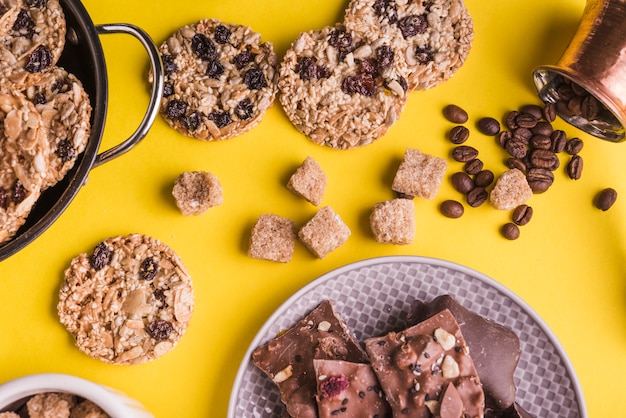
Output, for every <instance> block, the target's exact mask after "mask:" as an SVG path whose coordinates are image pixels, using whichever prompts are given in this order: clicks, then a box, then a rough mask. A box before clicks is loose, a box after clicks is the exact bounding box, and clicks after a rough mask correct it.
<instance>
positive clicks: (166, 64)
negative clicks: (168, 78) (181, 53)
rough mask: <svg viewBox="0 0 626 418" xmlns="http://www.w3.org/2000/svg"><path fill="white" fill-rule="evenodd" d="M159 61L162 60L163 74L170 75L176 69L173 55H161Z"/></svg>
mask: <svg viewBox="0 0 626 418" xmlns="http://www.w3.org/2000/svg"><path fill="white" fill-rule="evenodd" d="M161 61H163V71H164V72H165V75H170V74H172V73H175V72H176V71H178V65H176V63H175V62H174V56H173V55H163V56H162V57H161Z"/></svg>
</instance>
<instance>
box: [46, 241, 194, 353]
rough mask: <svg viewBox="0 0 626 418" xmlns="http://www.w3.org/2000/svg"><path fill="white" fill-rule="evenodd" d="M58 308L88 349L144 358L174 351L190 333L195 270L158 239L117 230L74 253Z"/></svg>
mask: <svg viewBox="0 0 626 418" xmlns="http://www.w3.org/2000/svg"><path fill="white" fill-rule="evenodd" d="M57 310H58V314H59V318H60V320H61V323H62V324H63V325H64V326H65V327H66V328H67V330H68V331H69V332H70V333H71V334H72V335H73V336H74V338H75V340H76V345H77V346H78V348H79V349H80V350H81V351H83V352H85V353H86V354H88V355H90V356H91V357H93V358H96V359H99V360H102V361H104V362H106V363H113V364H123V365H130V364H139V363H144V362H147V361H150V360H154V359H156V358H158V357H160V356H162V355H163V354H165V353H167V352H169V351H170V350H171V349H173V348H174V347H175V346H176V344H177V343H178V341H179V340H180V338H181V337H182V336H183V334H184V333H185V331H186V329H187V326H188V324H189V320H190V319H191V315H192V312H193V287H192V282H191V277H190V276H189V273H188V272H187V270H186V269H185V266H184V265H183V263H182V261H181V260H180V258H179V257H178V255H177V254H176V253H175V252H174V251H173V250H172V249H171V248H170V247H168V246H167V245H165V244H163V243H162V242H160V241H159V240H157V239H154V238H151V237H148V236H145V235H141V234H132V235H127V236H119V237H113V238H109V239H106V240H104V241H103V242H101V243H100V244H98V245H97V246H96V248H95V249H94V251H93V252H92V253H91V254H86V253H84V254H80V255H78V256H77V257H76V258H74V259H73V260H72V262H71V264H70V266H69V268H68V269H67V270H66V271H65V281H64V283H63V284H62V285H61V289H60V291H59V302H58V304H57Z"/></svg>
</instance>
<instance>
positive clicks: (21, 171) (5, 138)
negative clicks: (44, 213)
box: [0, 84, 49, 243]
mask: <svg viewBox="0 0 626 418" xmlns="http://www.w3.org/2000/svg"><path fill="white" fill-rule="evenodd" d="M48 155H49V145H48V137H47V134H46V130H45V128H44V127H43V123H42V121H41V116H40V115H39V113H38V112H37V110H36V109H35V106H34V105H33V104H32V103H30V102H29V101H28V100H27V99H26V97H24V95H22V94H21V93H19V92H17V91H14V90H12V89H11V88H10V87H8V86H7V85H6V84H0V243H2V242H4V241H7V240H8V239H9V238H11V237H12V236H14V235H15V233H16V232H17V230H18V229H19V228H20V226H22V225H23V224H24V222H25V220H26V217H27V216H28V214H29V213H30V211H31V209H32V207H33V206H34V204H35V202H36V201H37V199H38V198H39V196H40V194H41V187H42V184H43V182H44V179H45V176H46V172H47V170H48Z"/></svg>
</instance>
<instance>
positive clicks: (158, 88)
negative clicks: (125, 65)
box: [93, 23, 164, 167]
mask: <svg viewBox="0 0 626 418" xmlns="http://www.w3.org/2000/svg"><path fill="white" fill-rule="evenodd" d="M96 31H97V32H98V34H101V35H104V34H110V33H125V34H128V35H132V36H134V37H135V38H137V39H138V40H139V42H141V44H142V45H143V47H144V48H145V49H146V51H147V52H148V57H149V58H150V65H151V67H152V74H153V76H154V81H153V82H152V94H151V97H150V103H149V104H148V110H147V111H146V113H145V115H144V117H143V120H142V121H141V123H140V124H139V127H138V128H137V129H136V130H135V132H133V134H132V135H131V136H130V137H129V138H128V139H127V140H125V141H124V142H122V143H120V144H118V145H116V146H114V147H113V148H111V149H108V150H106V151H103V152H102V153H100V154H98V155H97V156H96V159H95V161H94V164H93V167H97V166H99V165H101V164H104V163H106V162H108V161H110V160H112V159H114V158H116V157H119V156H120V155H122V154H124V153H126V152H128V151H130V149H131V148H132V147H134V146H135V145H136V144H137V143H139V141H141V140H142V139H143V138H144V137H145V136H146V135H147V134H148V131H149V130H150V127H151V126H152V124H153V123H154V120H155V119H156V117H157V115H158V114H159V107H160V103H161V99H162V98H163V84H164V75H163V73H164V70H163V62H162V61H161V55H160V54H159V50H158V49H157V47H156V45H155V44H154V42H153V41H152V39H151V38H150V36H149V35H148V34H147V33H146V32H145V31H144V30H143V29H141V28H139V27H137V26H134V25H131V24H128V23H115V24H104V25H97V26H96Z"/></svg>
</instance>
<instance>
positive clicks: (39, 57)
mask: <svg viewBox="0 0 626 418" xmlns="http://www.w3.org/2000/svg"><path fill="white" fill-rule="evenodd" d="M50 65H52V52H50V49H48V47H46V46H43V45H39V46H38V47H37V48H36V49H35V50H34V51H33V52H32V53H31V54H30V56H29V57H28V62H27V63H26V65H25V66H24V68H25V69H26V71H28V72H30V73H41V72H43V71H44V70H45V69H46V68H48V67H50Z"/></svg>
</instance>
